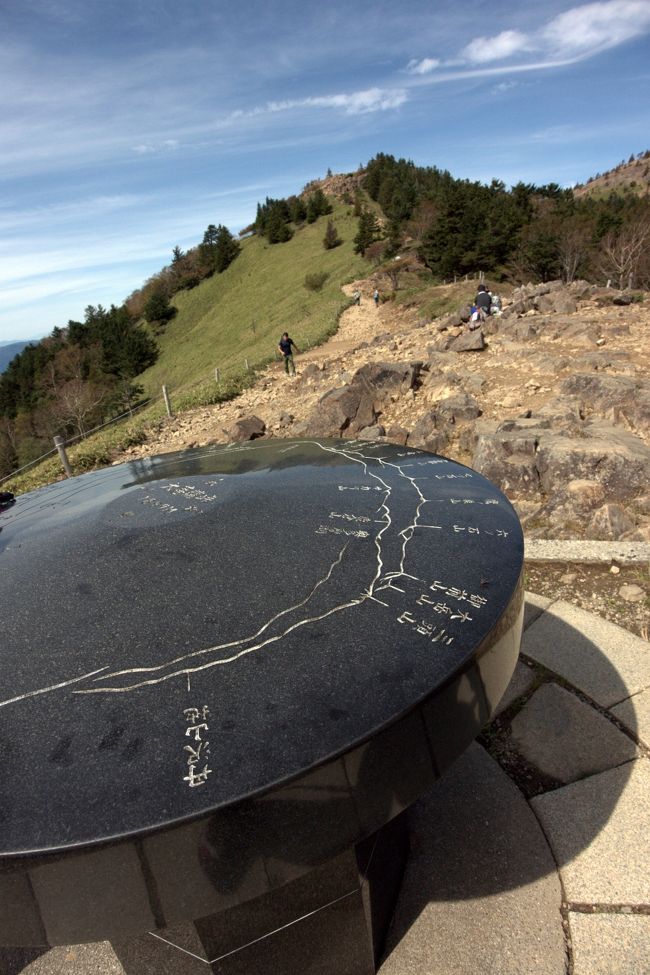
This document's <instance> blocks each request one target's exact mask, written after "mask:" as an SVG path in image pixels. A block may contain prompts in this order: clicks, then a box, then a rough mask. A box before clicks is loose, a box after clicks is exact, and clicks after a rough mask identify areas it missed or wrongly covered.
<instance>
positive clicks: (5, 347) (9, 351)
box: [0, 342, 30, 372]
mask: <svg viewBox="0 0 650 975" xmlns="http://www.w3.org/2000/svg"><path fill="white" fill-rule="evenodd" d="M29 344H30V343H29V342H0V372H4V371H5V369H6V368H7V366H8V365H9V363H10V362H11V360H12V359H13V358H14V356H17V355H18V353H19V352H22V351H23V349H24V348H25V346H26V345H29Z"/></svg>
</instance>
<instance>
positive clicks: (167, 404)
mask: <svg viewBox="0 0 650 975" xmlns="http://www.w3.org/2000/svg"><path fill="white" fill-rule="evenodd" d="M162 394H163V399H164V400H165V409H166V410H167V416H173V415H174V414H173V413H172V405H171V403H170V401H169V393H168V392H167V387H166V386H163V388H162Z"/></svg>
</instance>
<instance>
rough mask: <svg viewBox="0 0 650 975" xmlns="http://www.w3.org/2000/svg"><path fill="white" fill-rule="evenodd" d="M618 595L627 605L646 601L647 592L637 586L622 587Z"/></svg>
mask: <svg viewBox="0 0 650 975" xmlns="http://www.w3.org/2000/svg"><path fill="white" fill-rule="evenodd" d="M618 594H619V596H620V597H621V599H624V600H625V602H626V603H640V602H642V601H643V600H644V599H645V590H643V589H642V588H641V586H636V585H627V586H621V588H620V589H619V590H618Z"/></svg>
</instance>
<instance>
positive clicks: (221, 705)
mask: <svg viewBox="0 0 650 975" xmlns="http://www.w3.org/2000/svg"><path fill="white" fill-rule="evenodd" d="M522 563H523V539H522V533H521V528H520V525H519V522H518V519H517V516H516V514H515V512H514V510H513V508H512V507H511V505H510V504H509V502H508V501H507V500H506V498H505V497H504V496H503V495H502V494H501V493H500V492H499V491H498V490H497V489H496V488H495V487H494V486H493V485H491V484H490V483H489V482H488V481H486V480H485V479H484V478H483V477H481V476H480V475H479V474H477V473H475V472H474V471H472V470H469V469H468V468H466V467H463V466H462V465H460V464H457V463H455V462H452V461H450V460H446V459H444V458H442V457H438V456H435V455H432V454H427V453H424V452H422V451H417V450H409V449H406V448H400V447H397V446H393V445H388V444H384V443H380V444H379V443H363V442H359V441H343V440H281V441H265V440H258V441H254V442H251V443H247V444H244V445H236V446H231V447H227V448H222V447H216V448H209V449H201V450H192V451H188V452H185V453H181V454H168V455H165V456H160V457H155V458H150V459H146V460H141V461H135V462H132V463H129V464H124V465H121V466H115V467H112V468H109V469H106V470H103V471H99V472H95V473H91V474H86V475H82V476H79V477H75V478H73V479H71V480H69V481H65V482H63V483H59V484H56V485H53V486H50V487H48V488H44V489H42V490H40V491H36V492H33V493H31V494H26V495H23V496H20V497H18V498H17V499H16V500H15V502H14V503H13V504H12V503H9V504H8V506H6V507H4V508H3V510H2V511H0V601H1V605H2V630H1V647H0V667H1V675H2V682H1V692H0V762H1V767H2V777H1V781H0V944H3V945H57V944H69V943H76V942H82V941H95V940H100V939H109V940H110V941H111V942H112V944H113V946H114V948H115V950H116V952H117V954H118V956H119V957H120V959H121V961H122V963H123V965H124V967H125V969H126V970H127V971H129V972H137V973H138V975H143V973H144V972H147V971H152V972H154V971H155V972H162V971H167V970H169V971H170V972H171V971H173V972H175V973H185V972H188V973H192V972H202V971H206V970H210V969H211V970H213V971H219V972H222V973H231V972H232V973H235V972H242V973H244V972H248V973H251V972H257V971H260V972H262V971H264V972H273V973H274V975H281V973H284V972H287V973H289V972H294V973H297V972H303V971H309V972H323V973H325V972H332V973H336V975H344V973H348V972H349V973H350V975H353V973H354V975H356V973H361V972H364V973H365V972H372V971H373V970H374V963H375V960H376V956H377V954H378V952H379V950H380V946H381V939H382V936H383V932H384V930H385V927H386V924H387V923H388V920H389V918H390V913H391V910H392V905H393V900H394V897H395V893H396V890H397V887H398V884H399V877H400V870H401V867H402V864H403V859H404V855H405V849H406V846H405V835H404V830H403V817H401V816H400V814H401V813H402V812H403V811H404V810H405V809H406V808H407V807H408V806H409V805H410V804H411V803H412V802H413V801H414V800H415V799H416V798H417V797H418V796H419V795H420V794H421V793H422V792H423V791H424V790H426V789H427V788H428V787H429V786H430V785H431V783H432V782H433V781H434V780H435V779H436V778H437V777H438V776H440V774H441V773H442V772H443V770H444V769H445V767H446V766H447V765H449V763H450V762H451V761H453V759H454V758H455V757H456V756H457V755H459V754H460V753H461V752H462V751H463V750H464V749H465V748H466V747H467V745H468V744H469V743H470V742H471V741H472V739H473V738H474V737H475V736H476V734H477V733H478V732H479V730H480V728H481V726H482V725H483V724H484V723H485V722H486V721H487V720H488V719H489V717H490V715H491V714H492V712H493V710H494V708H495V707H496V705H497V703H498V701H499V699H500V697H501V695H502V693H503V691H504V689H505V687H506V685H507V683H508V680H509V678H510V675H511V673H512V671H513V668H514V665H515V661H516V657H517V653H518V648H519V640H520V635H521V620H522V608H523V589H522ZM165 966H168V968H166V967H165Z"/></svg>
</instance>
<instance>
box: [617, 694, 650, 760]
mask: <svg viewBox="0 0 650 975" xmlns="http://www.w3.org/2000/svg"><path fill="white" fill-rule="evenodd" d="M612 714H615V715H616V717H617V718H618V719H619V721H622V722H623V724H624V725H625V727H626V728H629V729H630V731H631V732H632V734H635V735H636V736H637V738H639V740H640V741H642V742H643V744H644V745H646V746H647V747H648V748H650V689H648V690H646V691H641V693H640V694H635V695H634V697H629V698H628V699H627V700H626V701H622V702H621V703H620V704H617V705H616V707H614V708H612Z"/></svg>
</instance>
